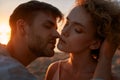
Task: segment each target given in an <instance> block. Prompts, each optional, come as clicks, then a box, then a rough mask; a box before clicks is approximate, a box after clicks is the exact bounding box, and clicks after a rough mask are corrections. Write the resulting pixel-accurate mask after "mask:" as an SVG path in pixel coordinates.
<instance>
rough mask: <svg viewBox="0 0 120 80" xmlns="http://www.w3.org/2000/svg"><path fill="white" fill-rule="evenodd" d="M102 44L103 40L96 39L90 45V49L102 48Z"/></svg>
mask: <svg viewBox="0 0 120 80" xmlns="http://www.w3.org/2000/svg"><path fill="white" fill-rule="evenodd" d="M100 45H101V41H100V40H95V41H93V42H92V44H91V45H90V49H92V50H94V49H98V48H100Z"/></svg>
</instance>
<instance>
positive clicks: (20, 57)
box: [0, 1, 62, 80]
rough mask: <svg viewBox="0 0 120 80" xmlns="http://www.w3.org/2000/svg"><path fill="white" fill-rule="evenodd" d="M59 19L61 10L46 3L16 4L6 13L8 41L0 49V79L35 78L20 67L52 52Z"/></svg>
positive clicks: (48, 55)
mask: <svg viewBox="0 0 120 80" xmlns="http://www.w3.org/2000/svg"><path fill="white" fill-rule="evenodd" d="M61 19H62V13H61V12H60V11H59V10H58V9H57V8H56V7H54V6H52V5H50V4H47V3H44V2H39V1H29V2H26V3H23V4H21V5H19V6H18V7H17V8H16V9H15V10H14V12H13V13H12V15H11V16H10V20H9V24H10V27H11V38H10V41H9V43H8V44H7V45H6V46H1V48H0V80H35V77H34V76H33V75H32V74H31V73H29V72H28V71H27V69H25V67H24V66H27V65H28V64H30V63H31V62H32V61H33V60H35V59H36V58H38V57H51V56H53V55H54V50H53V49H54V48H55V43H56V38H58V37H59V34H58V32H57V30H56V29H57V21H60V20H61Z"/></svg>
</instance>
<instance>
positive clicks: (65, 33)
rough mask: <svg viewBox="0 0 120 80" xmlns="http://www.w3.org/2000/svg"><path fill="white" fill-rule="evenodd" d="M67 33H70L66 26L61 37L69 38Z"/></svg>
mask: <svg viewBox="0 0 120 80" xmlns="http://www.w3.org/2000/svg"><path fill="white" fill-rule="evenodd" d="M69 32H70V27H69V26H66V27H64V28H63V30H62V33H61V35H63V36H65V37H68V36H69Z"/></svg>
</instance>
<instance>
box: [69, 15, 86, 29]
mask: <svg viewBox="0 0 120 80" xmlns="http://www.w3.org/2000/svg"><path fill="white" fill-rule="evenodd" d="M67 20H68V21H70V19H69V18H68V17H67ZM70 22H71V21H70ZM72 23H74V24H76V25H79V26H81V27H85V26H84V25H83V24H81V23H79V22H72Z"/></svg>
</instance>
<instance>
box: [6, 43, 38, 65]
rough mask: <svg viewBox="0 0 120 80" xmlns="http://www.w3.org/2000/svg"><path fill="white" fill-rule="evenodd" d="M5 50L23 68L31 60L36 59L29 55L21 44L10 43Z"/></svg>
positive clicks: (31, 54)
mask: <svg viewBox="0 0 120 80" xmlns="http://www.w3.org/2000/svg"><path fill="white" fill-rule="evenodd" d="M7 50H8V52H9V54H10V55H11V57H13V58H14V59H16V60H18V61H19V62H20V63H21V64H23V65H24V66H27V65H29V64H30V63H31V62H32V61H33V60H35V59H36V56H35V55H34V54H33V53H31V52H30V51H29V50H28V49H26V47H25V46H24V45H23V44H22V45H21V43H18V42H17V44H16V43H14V42H12V41H10V42H9V43H8V45H7Z"/></svg>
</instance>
